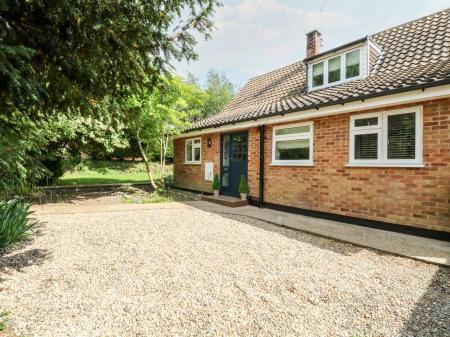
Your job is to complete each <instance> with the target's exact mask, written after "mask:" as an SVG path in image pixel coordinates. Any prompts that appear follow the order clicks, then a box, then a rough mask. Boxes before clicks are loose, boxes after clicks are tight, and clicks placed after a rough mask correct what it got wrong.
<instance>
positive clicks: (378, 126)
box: [349, 107, 422, 166]
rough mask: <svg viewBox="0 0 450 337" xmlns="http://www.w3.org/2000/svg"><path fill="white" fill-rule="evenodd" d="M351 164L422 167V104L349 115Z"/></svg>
mask: <svg viewBox="0 0 450 337" xmlns="http://www.w3.org/2000/svg"><path fill="white" fill-rule="evenodd" d="M349 165H351V166H421V165H422V110H421V107H414V108H407V109H401V110H392V111H383V112H374V113H368V114H363V115H353V116H351V117H350V151H349Z"/></svg>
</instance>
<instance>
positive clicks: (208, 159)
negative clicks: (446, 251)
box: [174, 9, 450, 239]
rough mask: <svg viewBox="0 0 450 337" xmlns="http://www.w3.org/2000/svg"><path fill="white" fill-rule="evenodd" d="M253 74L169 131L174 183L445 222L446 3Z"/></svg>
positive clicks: (253, 198) (448, 121) (348, 213)
mask: <svg viewBox="0 0 450 337" xmlns="http://www.w3.org/2000/svg"><path fill="white" fill-rule="evenodd" d="M320 44H321V34H320V33H319V32H318V31H312V32H310V33H308V34H307V57H306V58H305V59H304V60H302V61H299V62H296V63H294V64H291V65H288V66H286V67H283V68H280V69H277V70H274V71H272V72H269V73H267V74H264V75H260V76H257V77H255V78H252V79H251V80H250V81H248V83H247V84H246V85H245V86H244V87H243V88H242V89H241V90H240V91H239V92H238V93H237V94H236V96H235V97H234V98H233V99H232V101H231V102H230V103H229V104H228V105H227V106H226V108H225V109H224V110H223V111H222V112H220V113H219V114H217V115H215V116H212V117H209V118H206V119H203V120H200V121H198V122H196V123H195V124H194V125H193V126H192V127H191V129H189V130H187V131H186V133H184V134H182V135H181V136H180V137H177V138H176V139H175V141H174V182H175V186H177V187H180V188H185V189H190V190H197V191H203V192H212V188H211V181H212V178H213V175H214V174H218V175H219V177H220V183H221V193H222V194H227V195H237V194H238V182H239V178H240V176H241V175H246V176H247V177H248V181H249V189H250V193H249V200H250V202H251V203H254V204H257V205H259V206H261V207H270V208H275V209H281V210H286V211H293V212H298V213H303V214H307V215H312V216H319V217H325V218H330V219H336V220H340V221H346V222H350V223H357V224H362V225H368V226H372V227H379V228H385V229H390V230H394V231H406V232H408V231H410V232H411V233H418V234H419V235H426V236H431V237H438V236H439V237H440V238H442V237H444V238H445V239H448V238H449V233H450V9H446V10H443V11H441V12H438V13H435V14H432V15H429V16H426V17H423V18H420V19H417V20H414V21H411V22H408V23H405V24H402V25H399V26H396V27H393V28H390V29H387V30H384V31H382V32H379V33H376V34H373V35H370V36H366V37H364V38H361V39H359V40H357V41H353V42H350V43H347V44H345V45H343V46H340V47H337V48H334V49H332V50H328V51H325V52H320Z"/></svg>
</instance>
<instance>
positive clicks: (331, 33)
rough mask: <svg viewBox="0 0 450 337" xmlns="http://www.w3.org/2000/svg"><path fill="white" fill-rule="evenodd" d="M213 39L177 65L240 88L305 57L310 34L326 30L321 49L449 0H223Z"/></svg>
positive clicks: (445, 4)
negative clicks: (225, 79)
mask: <svg viewBox="0 0 450 337" xmlns="http://www.w3.org/2000/svg"><path fill="white" fill-rule="evenodd" d="M222 3H223V6H222V7H220V8H218V9H217V10H216V13H215V14H214V17H213V21H214V23H215V29H214V30H213V32H212V34H211V35H212V38H211V39H210V40H207V41H204V40H203V39H199V41H198V44H197V46H196V48H195V49H196V51H197V53H198V55H199V59H198V60H197V61H194V62H191V63H190V64H187V63H186V62H183V63H176V64H174V66H175V68H176V72H177V73H178V74H179V75H181V76H186V74H187V73H188V72H190V73H192V74H194V76H195V77H197V78H198V79H199V81H200V83H202V84H204V81H205V78H206V74H207V72H208V70H209V69H216V70H218V71H219V72H220V73H224V74H225V75H226V76H227V77H228V78H229V79H230V80H231V82H233V83H234V84H235V85H236V86H237V88H239V87H241V86H243V85H244V84H245V82H247V81H248V80H249V79H250V78H252V77H254V76H257V75H261V74H264V73H266V72H268V71H271V70H274V69H277V68H280V67H283V66H286V65H289V64H291V63H294V62H297V61H300V60H302V59H303V58H305V56H306V33H307V32H310V31H311V30H314V29H317V30H319V31H320V32H321V33H322V39H323V42H322V48H321V51H326V50H328V49H331V48H333V47H336V46H339V45H341V44H344V43H347V42H351V41H353V40H356V39H358V38H361V37H364V36H366V35H370V34H373V33H376V32H379V31H382V30H384V29H387V28H390V27H392V26H395V25H398V24H402V23H405V22H407V21H410V20H413V19H416V18H419V17H422V16H425V15H428V14H431V13H434V12H437V11H439V10H442V9H445V8H450V0H372V1H367V0H316V1H314V0H306V1H305V0H222Z"/></svg>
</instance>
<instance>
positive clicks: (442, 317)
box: [399, 268, 450, 337]
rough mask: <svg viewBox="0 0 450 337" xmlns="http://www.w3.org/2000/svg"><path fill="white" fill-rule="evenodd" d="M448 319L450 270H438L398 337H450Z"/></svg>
mask: <svg viewBox="0 0 450 337" xmlns="http://www.w3.org/2000/svg"><path fill="white" fill-rule="evenodd" d="M449 317H450V269H448V268H439V269H438V271H437V272H436V274H435V275H434V277H433V279H432V280H431V282H430V284H429V285H428V289H427V291H426V292H425V293H424V294H423V296H422V297H421V298H420V300H419V301H418V302H417V303H416V307H415V309H414V311H413V312H412V314H411V316H410V317H409V320H408V321H407V322H406V323H405V325H404V326H403V330H402V331H401V333H400V335H399V336H401V337H413V336H414V337H415V336H420V337H432V336H433V337H434V336H439V337H440V336H442V337H443V336H450V324H449Z"/></svg>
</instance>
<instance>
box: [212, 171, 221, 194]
mask: <svg viewBox="0 0 450 337" xmlns="http://www.w3.org/2000/svg"><path fill="white" fill-rule="evenodd" d="M212 188H213V190H216V191H218V190H219V189H220V181H219V176H218V175H217V174H216V175H215V176H214V180H213V183H212Z"/></svg>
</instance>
